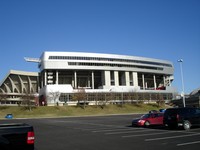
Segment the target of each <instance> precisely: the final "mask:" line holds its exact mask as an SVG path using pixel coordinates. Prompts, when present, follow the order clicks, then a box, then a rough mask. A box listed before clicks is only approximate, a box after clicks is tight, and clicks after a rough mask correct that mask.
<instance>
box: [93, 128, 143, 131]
mask: <svg viewBox="0 0 200 150" xmlns="http://www.w3.org/2000/svg"><path fill="white" fill-rule="evenodd" d="M124 130H125V131H137V130H138V129H134V128H128V127H124V128H121V129H120V128H114V129H105V130H101V129H99V130H98V129H97V130H94V131H92V132H112V131H124ZM140 130H143V129H140Z"/></svg>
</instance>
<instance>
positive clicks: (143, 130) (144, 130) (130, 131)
mask: <svg viewBox="0 0 200 150" xmlns="http://www.w3.org/2000/svg"><path fill="white" fill-rule="evenodd" d="M147 131H152V130H148V129H140V130H126V131H119V132H118V131H117V132H108V133H105V134H106V135H112V134H125V133H138V132H147Z"/></svg>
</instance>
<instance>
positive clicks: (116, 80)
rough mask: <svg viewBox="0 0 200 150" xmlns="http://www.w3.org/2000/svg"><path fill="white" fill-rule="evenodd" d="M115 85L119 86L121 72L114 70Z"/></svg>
mask: <svg viewBox="0 0 200 150" xmlns="http://www.w3.org/2000/svg"><path fill="white" fill-rule="evenodd" d="M114 79H115V86H119V73H118V71H114Z"/></svg>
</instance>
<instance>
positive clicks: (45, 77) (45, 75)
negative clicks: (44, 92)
mask: <svg viewBox="0 0 200 150" xmlns="http://www.w3.org/2000/svg"><path fill="white" fill-rule="evenodd" d="M44 85H47V72H46V70H45V71H44Z"/></svg>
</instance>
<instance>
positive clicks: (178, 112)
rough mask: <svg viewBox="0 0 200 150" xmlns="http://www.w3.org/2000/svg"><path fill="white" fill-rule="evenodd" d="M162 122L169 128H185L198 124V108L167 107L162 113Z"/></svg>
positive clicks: (199, 111) (199, 112)
mask: <svg viewBox="0 0 200 150" xmlns="http://www.w3.org/2000/svg"><path fill="white" fill-rule="evenodd" d="M163 123H164V125H165V126H168V127H169V128H177V127H183V128H184V129H185V130H189V129H190V128H191V127H192V126H200V108H194V107H191V108H190V107H183V108H168V109H166V111H165V113H164V119H163Z"/></svg>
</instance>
